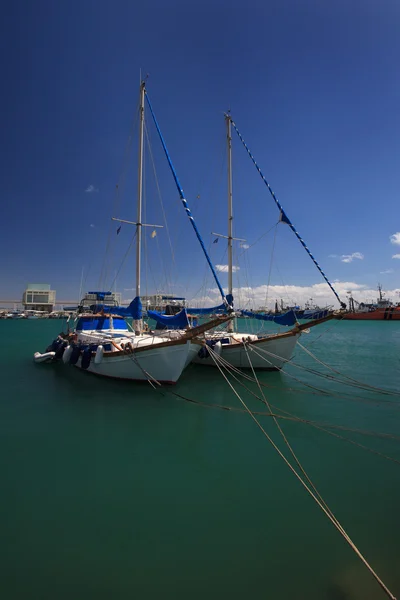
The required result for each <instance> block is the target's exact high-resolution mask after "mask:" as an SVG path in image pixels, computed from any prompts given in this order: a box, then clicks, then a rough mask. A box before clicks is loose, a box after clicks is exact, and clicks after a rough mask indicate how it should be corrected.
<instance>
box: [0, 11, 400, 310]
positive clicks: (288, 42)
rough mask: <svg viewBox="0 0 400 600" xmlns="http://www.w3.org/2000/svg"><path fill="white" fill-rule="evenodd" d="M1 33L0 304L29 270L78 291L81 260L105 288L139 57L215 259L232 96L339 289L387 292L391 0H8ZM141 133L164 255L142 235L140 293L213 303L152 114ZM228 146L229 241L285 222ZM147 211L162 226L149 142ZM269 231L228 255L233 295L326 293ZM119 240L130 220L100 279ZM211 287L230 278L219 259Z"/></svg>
mask: <svg viewBox="0 0 400 600" xmlns="http://www.w3.org/2000/svg"><path fill="white" fill-rule="evenodd" d="M1 29H2V31H1V36H0V39H1V42H0V43H1V45H2V53H3V68H2V74H3V86H2V89H3V91H2V94H1V96H0V103H1V110H0V118H1V131H2V142H3V143H2V148H3V152H2V160H1V161H0V194H1V200H2V201H1V206H2V209H1V212H2V219H1V238H0V252H1V256H2V267H1V273H2V277H1V279H0V298H3V299H4V298H6V297H12V298H14V297H17V298H19V297H20V296H21V295H22V291H23V289H24V287H25V284H26V283H28V282H48V283H51V284H52V287H53V288H54V289H56V290H57V296H58V298H60V299H61V298H62V299H75V298H76V296H77V294H78V290H79V285H80V277H81V270H82V267H83V268H84V273H85V287H86V288H93V287H97V285H98V281H99V275H100V272H101V268H102V262H103V258H104V252H105V248H106V244H107V239H108V235H109V231H110V217H111V216H113V214H116V211H117V212H118V213H119V214H117V215H116V216H121V217H122V218H127V219H134V218H135V210H136V209H135V201H136V199H135V196H136V153H137V139H136V137H135V138H134V140H133V145H132V150H131V152H130V154H129V157H128V162H127V161H126V160H125V162H127V165H128V166H127V167H125V168H123V164H124V156H125V148H126V144H127V139H128V136H129V133H130V129H131V123H132V120H133V119H134V115H135V110H136V106H137V99H138V84H139V72H140V69H142V71H143V72H144V73H148V74H149V78H148V81H147V89H148V92H149V96H150V98H151V101H152V104H153V107H154V109H155V111H156V114H157V117H158V120H159V122H160V125H161V128H162V130H163V133H164V136H165V139H166V142H167V144H168V147H169V150H170V152H171V155H172V158H173V161H174V163H175V166H176V169H177V172H178V174H179V177H180V179H181V182H182V185H183V187H184V190H185V192H186V195H187V198H188V201H189V204H190V205H191V207H192V210H193V213H194V215H195V217H196V219H197V221H198V225H199V227H200V229H201V231H202V233H203V236H204V238H205V241H206V244H207V246H208V245H210V248H211V252H212V257H213V260H214V262H215V263H216V264H219V265H224V264H226V252H225V250H226V246H225V245H224V243H223V241H222V240H220V241H219V243H218V244H212V240H213V238H212V236H211V235H210V233H211V231H219V232H221V233H226V173H225V167H226V161H225V162H224V154H225V140H224V119H223V112H224V111H225V110H227V109H228V108H230V109H231V111H232V116H233V118H234V120H235V122H236V123H237V125H238V128H239V129H240V131H241V132H242V134H243V136H244V138H245V139H246V141H247V143H248V144H249V146H250V148H251V149H252V151H253V154H254V155H255V157H256V159H257V161H258V163H259V164H260V166H261V168H262V169H263V171H264V173H265V175H266V176H267V178H268V180H269V181H270V183H271V186H272V188H273V189H274V191H275V193H276V194H277V196H278V198H279V200H280V201H281V203H282V204H283V206H284V208H285V210H286V212H287V214H288V215H289V217H290V218H291V220H292V221H293V223H294V224H295V225H296V227H297V229H298V230H299V231H300V233H301V234H302V236H303V237H304V239H305V240H306V242H307V243H308V245H309V247H310V248H311V250H312V251H313V253H314V255H315V256H316V257H317V260H318V261H319V262H320V263H321V265H322V267H323V268H324V270H325V272H326V273H327V275H328V277H329V278H330V279H331V280H336V281H338V284H337V285H338V288H339V289H340V290H341V292H342V293H344V292H345V290H346V289H353V290H356V291H357V290H358V293H359V296H361V295H362V294H364V295H365V294H367V296H368V295H371V294H372V291H371V290H374V288H375V287H376V284H377V282H378V281H381V282H382V283H383V285H384V287H385V288H386V289H388V290H391V293H392V294H394V292H395V290H396V289H397V287H398V275H399V271H400V261H399V260H397V259H393V258H392V256H393V255H395V254H400V244H396V243H392V242H391V240H390V236H391V235H393V234H395V233H396V232H398V231H400V219H399V208H398V206H399V203H398V198H399V189H400V186H399V183H400V182H399V159H400V125H399V116H398V115H399V106H400V78H399V75H398V59H399V56H400V5H399V3H398V2H397V1H396V0H383V1H382V2H376V1H375V0H374V1H370V0H359V1H356V0H347V1H342V0H338V1H337V2H335V3H327V2H320V1H318V0H313V1H312V0H304V1H302V2H298V1H297V0H282V1H281V2H269V1H268V0H266V1H262V2H261V1H258V2H248V3H246V4H243V3H242V2H240V3H239V2H237V1H236V0H235V1H233V2H229V3H226V2H220V1H212V2H209V1H205V2H202V3H196V4H194V3H190V2H189V3H188V2H181V1H179V2H177V1H174V0H172V1H171V2H169V3H165V2H160V1H158V0H157V1H155V2H152V3H151V5H149V6H146V5H145V3H144V6H143V7H140V6H138V5H137V3H133V2H131V1H128V0H126V1H125V0H116V1H115V2H113V3H110V2H106V1H105V0H104V1H103V0H96V1H89V0H83V1H80V2H78V1H75V0H70V1H69V2H66V1H64V0H60V1H59V2H54V1H52V0H51V1H50V0H38V1H37V2H30V1H22V0H19V1H16V2H13V3H10V5H9V6H8V7H7V11H6V12H5V13H4V15H3V19H2V23H1ZM148 131H149V137H150V141H151V149H152V152H153V155H154V163H155V165H156V172H157V178H158V183H159V187H160V190H161V194H162V200H163V204H164V208H165V211H166V213H167V215H168V216H167V220H168V225H169V231H170V235H171V240H172V245H173V248H174V253H175V262H173V261H172V258H171V253H170V250H169V241H168V236H167V232H166V230H165V228H164V230H162V231H160V232H159V233H158V235H157V237H156V238H154V239H153V238H151V237H150V233H151V230H150V229H149V230H148V232H147V236H146V252H145V254H146V256H147V258H146V260H144V265H143V271H144V275H143V277H144V279H143V281H144V283H143V286H142V292H143V293H146V292H149V293H150V292H154V291H155V288H156V287H158V288H161V287H163V288H164V289H165V290H166V291H176V293H177V294H178V295H181V294H185V295H187V296H188V297H190V298H192V297H193V296H197V297H199V298H200V297H202V298H207V299H212V300H213V299H214V294H213V291H212V290H213V288H214V287H215V286H214V285H213V282H212V279H211V277H210V276H208V275H206V273H207V272H206V268H205V262H204V259H203V257H202V255H201V252H200V249H199V246H198V244H197V242H196V240H195V239H194V236H193V232H192V230H191V228H190V225H189V223H188V222H187V221H186V220H185V215H184V213H183V210H182V208H181V206H180V204H179V200H178V196H177V192H176V190H175V188H174V185H173V182H172V179H171V175H170V173H169V171H168V168H167V166H166V164H165V161H164V160H163V156H162V152H161V150H160V147H159V144H158V141H157V137H156V134H155V131H154V127H152V124H151V122H150V120H149V121H148ZM136 133H137V129H136ZM233 141H234V147H233V151H234V155H233V165H234V207H235V213H234V216H235V221H234V224H235V235H237V236H238V237H243V238H245V239H246V240H247V243H248V244H252V243H253V242H254V241H255V240H256V239H257V238H258V237H260V236H261V235H262V234H263V233H264V232H267V231H268V230H269V229H270V228H271V227H273V226H274V224H275V223H276V222H277V220H278V216H279V215H278V212H277V210H276V208H275V207H274V205H273V201H272V199H271V198H270V196H269V194H268V191H267V190H266V188H265V186H264V185H263V183H262V182H261V180H260V179H259V176H258V174H257V172H256V171H255V169H254V167H253V166H252V165H251V163H250V161H249V159H248V157H247V156H246V154H245V151H244V149H243V147H241V145H240V142H239V140H238V139H236V138H234V140H233ZM123 181H125V185H122V184H123ZM117 183H118V184H119V186H120V200H119V201H118V202H116V201H115V186H116V184H117ZM90 186H92V187H90ZM86 190H93V191H86ZM146 213H147V214H146V217H147V220H148V221H149V222H153V223H160V224H163V216H162V211H161V209H160V202H159V198H158V193H157V186H156V184H155V180H154V176H152V164H151V158H150V155H149V152H148V151H147V154H146ZM274 233H275V229H274V228H273V229H272V231H271V232H270V233H269V234H267V235H266V236H265V238H263V239H262V240H261V241H260V242H259V243H258V244H256V245H255V246H252V247H251V248H250V249H249V250H245V251H243V250H244V249H243V248H239V247H237V248H236V258H235V261H236V262H235V264H236V265H237V266H238V267H240V269H239V270H238V271H237V272H236V274H235V275H236V276H237V279H236V281H235V285H236V287H239V288H249V289H250V288H251V290H250V291H249V289H247V291H245V292H244V291H243V290H242V292H241V293H242V295H243V294H244V296H243V297H245V298H247V300H248V298H249V297H251V295H252V294H253V296H254V297H255V298H256V299H257V302H258V303H260V302H261V296H262V295H263V294H265V288H266V285H267V283H268V281H269V283H270V285H271V286H275V287H272V293H271V297H272V296H275V295H277V294H279V293H281V294H282V295H284V296H285V293H286V292H288V290H289V292H290V293H286V296H287V299H289V297H290V298H293V299H294V300H297V301H300V300H302V299H304V298H306V297H308V296H309V295H310V294H313V295H314V296H317V297H318V295H319V296H320V297H321V298H323V299H324V301H325V297H326V301H328V300H329V301H332V302H333V300H334V298H333V296H332V295H329V294H326V291H325V290H324V288H320V287H318V286H319V284H321V282H322V279H321V277H320V275H319V274H318V272H317V271H316V269H315V267H314V266H313V265H312V263H311V261H310V260H309V259H308V257H307V256H306V254H305V253H304V251H303V250H302V248H301V246H300V244H299V243H298V242H297V240H296V239H294V237H293V235H292V234H291V232H290V231H289V230H288V228H287V227H285V225H282V224H281V225H279V226H278V227H277V229H276V239H275V243H273V241H274ZM131 236H132V230H131V229H130V228H129V226H124V227H123V228H122V231H121V234H120V235H119V236H118V237H117V236H116V226H114V225H112V229H111V250H112V252H110V253H109V256H108V264H109V268H108V271H109V277H108V281H107V285H109V284H111V282H112V279H113V278H114V275H115V273H116V272H118V270H119V267H120V263H121V259H122V257H123V256H124V254H125V252H126V249H127V247H128V245H129V242H130V239H131ZM399 238H400V236H399ZM392 239H393V241H396V240H398V238H392ZM398 241H400V239H399V240H398ZM273 246H274V251H273V253H272V247H273ZM240 253H242V255H241V257H240V258H239V257H238V254H240ZM346 256H347V257H351V259H350V260H347V262H343V257H346ZM271 257H272V258H273V260H272V267H271V266H270V265H271ZM361 257H363V258H361ZM345 260H346V259H345ZM384 271H390V272H387V273H385V272H384ZM221 280H222V283H223V285H226V280H227V278H226V274H225V273H223V272H222V273H221ZM289 286H292V287H289ZM313 286H314V287H313ZM315 286H317V287H315ZM117 287H118V289H119V290H120V291H122V292H123V295H124V297H125V298H128V297H130V296H131V295H132V292H131V291H129V290H130V289H131V288H133V287H134V257H133V255H130V256H128V258H127V259H126V261H125V264H124V266H123V268H121V270H120V271H119V273H118V277H117ZM210 290H211V291H210ZM246 294H247V295H246ZM373 294H374V295H375V292H373ZM247 300H246V301H247ZM202 301H206V300H204V299H203V300H202ZM257 302H256V303H257Z"/></svg>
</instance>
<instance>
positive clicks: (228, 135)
mask: <svg viewBox="0 0 400 600" xmlns="http://www.w3.org/2000/svg"><path fill="white" fill-rule="evenodd" d="M225 121H226V142H227V150H228V294H232V288H233V283H232V273H233V264H232V239H233V238H232V221H233V214H232V135H231V117H230V115H226V116H225Z"/></svg>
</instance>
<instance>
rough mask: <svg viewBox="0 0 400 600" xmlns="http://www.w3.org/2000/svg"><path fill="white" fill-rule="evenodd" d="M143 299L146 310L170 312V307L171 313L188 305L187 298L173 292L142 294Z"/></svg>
mask: <svg viewBox="0 0 400 600" xmlns="http://www.w3.org/2000/svg"><path fill="white" fill-rule="evenodd" d="M141 301H142V305H143V308H144V309H145V310H158V311H161V312H163V311H166V312H167V313H168V312H169V311H168V309H170V310H171V312H170V314H174V313H175V312H177V311H178V310H180V309H181V308H182V307H184V306H186V300H185V298H178V297H177V296H174V295H173V294H164V293H160V294H152V295H151V296H141ZM167 307H168V308H167Z"/></svg>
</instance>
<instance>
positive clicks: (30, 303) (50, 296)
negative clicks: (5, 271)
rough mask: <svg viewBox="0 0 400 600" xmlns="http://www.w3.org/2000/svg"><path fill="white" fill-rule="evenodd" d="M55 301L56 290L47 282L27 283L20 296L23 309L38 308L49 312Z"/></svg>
mask: <svg viewBox="0 0 400 600" xmlns="http://www.w3.org/2000/svg"><path fill="white" fill-rule="evenodd" d="M55 303H56V292H55V290H51V289H50V284H49V283H28V286H27V288H26V290H25V291H24V293H23V296H22V304H23V307H24V309H25V310H40V311H46V312H48V313H51V312H52V311H53V307H54V305H55Z"/></svg>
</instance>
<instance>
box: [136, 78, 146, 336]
mask: <svg viewBox="0 0 400 600" xmlns="http://www.w3.org/2000/svg"><path fill="white" fill-rule="evenodd" d="M144 96H145V82H144V81H142V82H141V84H140V103H139V153H138V191H137V220H136V297H137V298H140V263H141V250H142V197H143V139H144V135H143V134H144ZM134 330H135V333H136V335H139V334H140V333H141V331H142V321H141V319H135V321H134Z"/></svg>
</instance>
